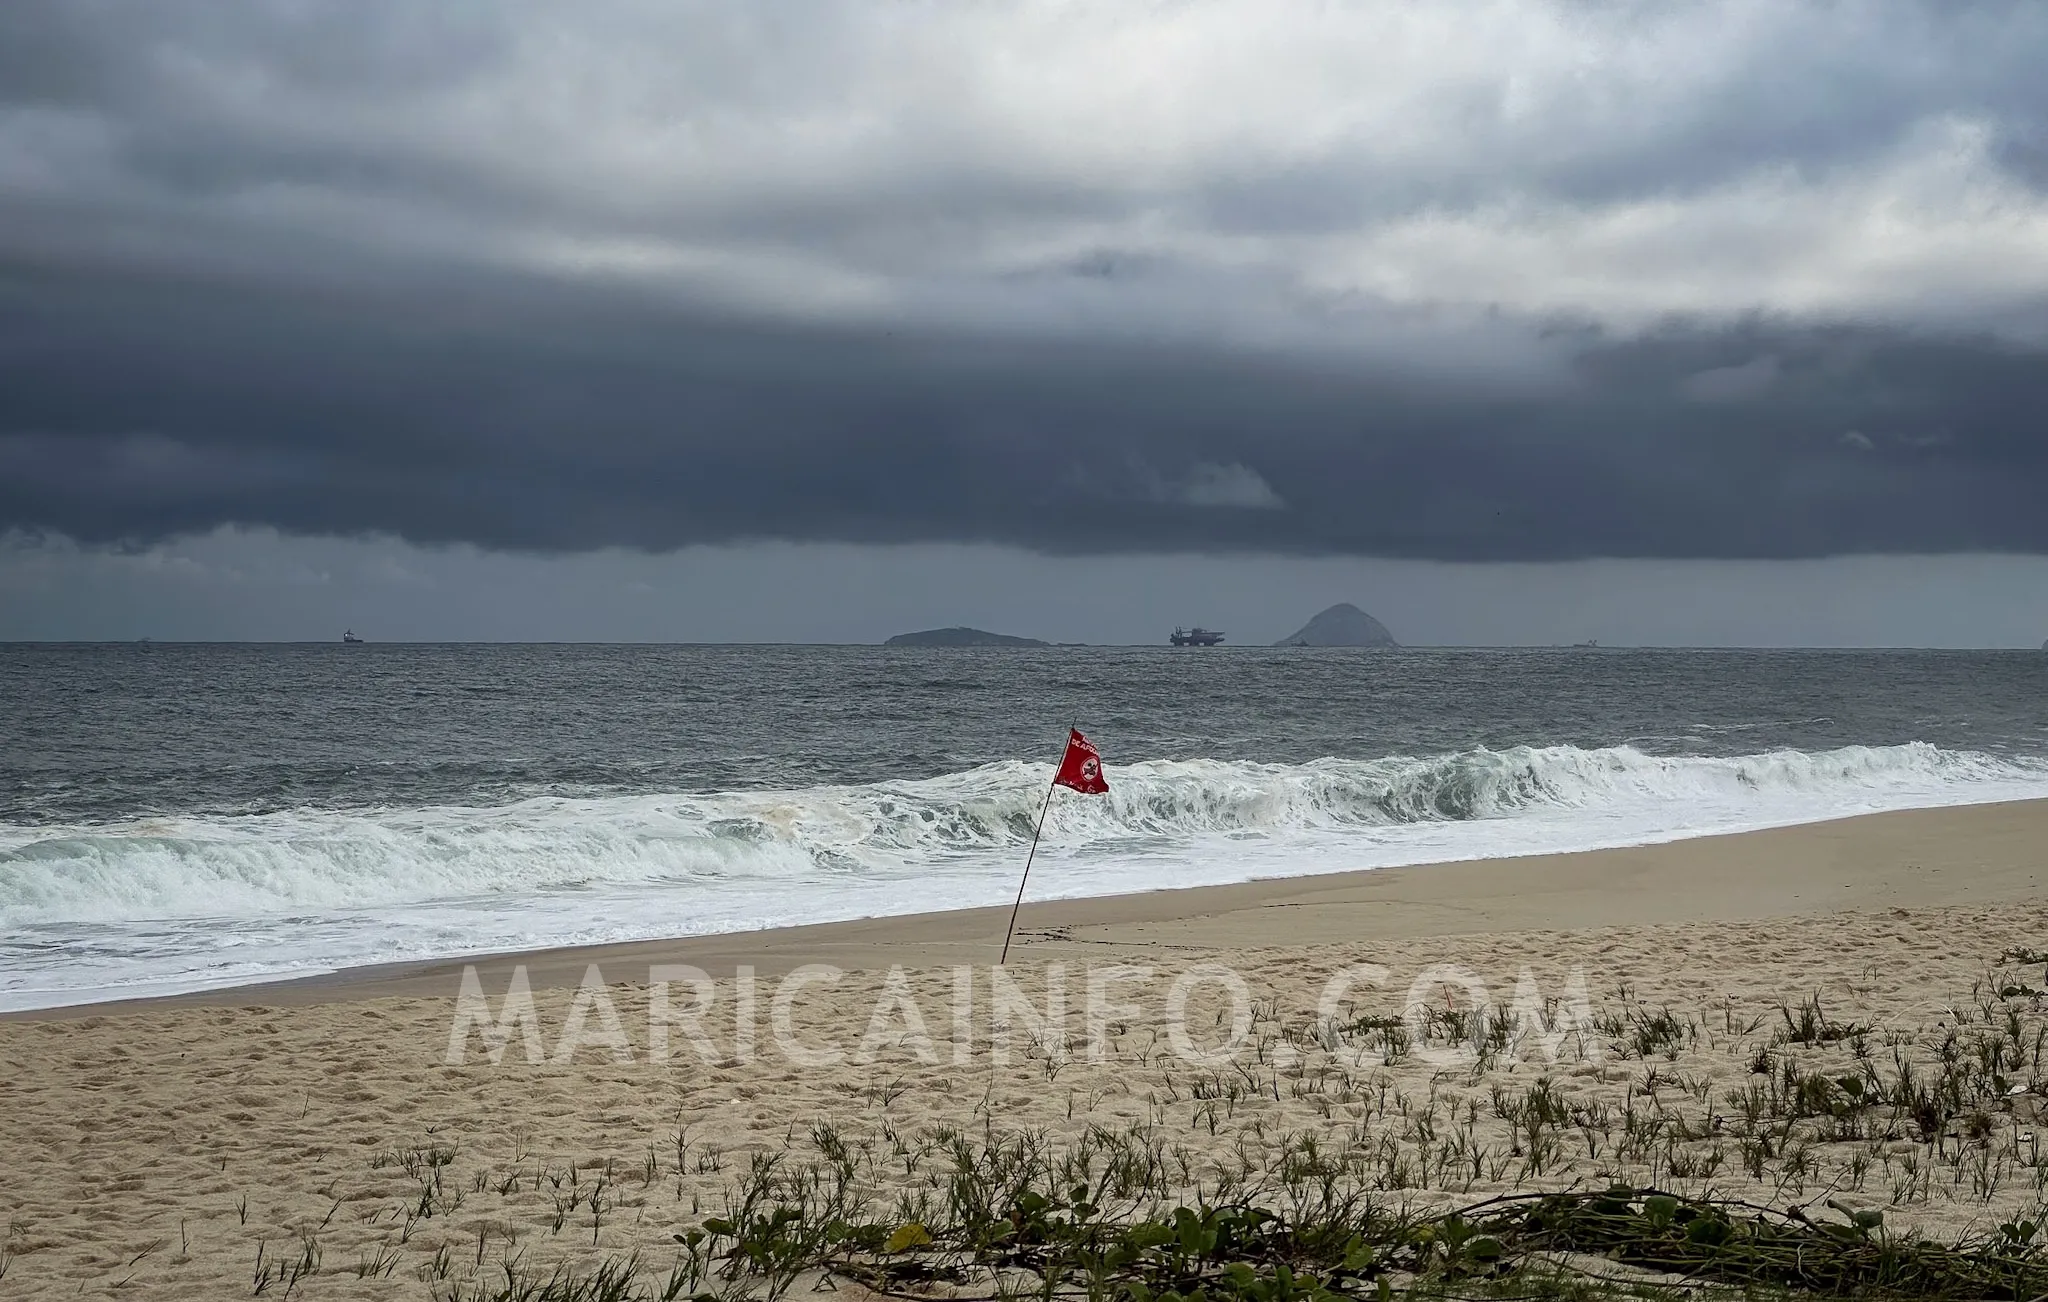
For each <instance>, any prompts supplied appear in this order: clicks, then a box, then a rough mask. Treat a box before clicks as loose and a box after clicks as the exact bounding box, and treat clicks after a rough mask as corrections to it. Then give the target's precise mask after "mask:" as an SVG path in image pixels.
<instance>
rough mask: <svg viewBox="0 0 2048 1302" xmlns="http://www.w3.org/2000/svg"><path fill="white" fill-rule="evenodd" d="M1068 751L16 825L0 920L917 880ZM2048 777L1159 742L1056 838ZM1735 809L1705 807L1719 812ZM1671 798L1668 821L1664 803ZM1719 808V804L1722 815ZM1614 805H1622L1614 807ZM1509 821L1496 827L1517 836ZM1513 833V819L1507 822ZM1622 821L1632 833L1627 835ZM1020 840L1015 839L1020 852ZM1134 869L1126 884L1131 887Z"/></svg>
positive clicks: (1034, 808) (1091, 844) (1949, 798)
mask: <svg viewBox="0 0 2048 1302" xmlns="http://www.w3.org/2000/svg"><path fill="white" fill-rule="evenodd" d="M1050 774H1051V770H1050V768H1049V767H1048V766H1047V765H1043V764H1029V763H1024V762H1021V761H1008V762H1003V763H997V764H989V765H983V766H981V767H979V768H975V769H970V770H967V771H965V772H960V773H953V774H947V775H945V776H942V777H937V778H931V779H926V780H920V781H908V782H893V783H877V784H870V785H863V786H835V787H814V788H808V789H804V790H795V791H736V792H721V793H713V794H706V795H666V796H619V797H604V798H593V799H573V800H572V799H559V798H549V799H531V800H525V801H520V802H518V803H514V804H508V805H503V806H497V807H491V808H456V807H435V808H422V809H395V810H385V811H371V812H359V811H358V812H345V813H344V812H322V811H310V810H309V811H297V812H293V813H287V814H265V815H250V816H244V817H234V818H212V819H179V818H162V819H149V820H142V821H138V822H134V823H129V824H117V825H107V826H98V827H77V828H47V827H39V828H0V925H6V926H10V927H13V926H25V925H33V924H44V923H57V922H116V921H136V920H148V919H170V918H194V917H229V918H234V917H255V918H260V917H274V916H277V915H280V914H289V913H292V912H295V911H322V910H362V909H374V908H377V907H380V906H385V905H392V904H405V903H409V902H416V901H423V900H461V899H473V898H491V899H505V898H508V897H510V898H517V897H519V896H522V895H531V894H535V893H543V892H565V891H572V890H576V889H580V888H587V887H594V886H603V885H626V886H654V887H661V886H669V885H673V886H674V887H675V888H676V889H677V890H678V891H680V892H687V891H688V890H689V888H690V887H691V886H692V885H693V884H705V885H709V884H717V885H720V886H723V887H726V888H728V889H730V888H734V887H740V886H753V887H756V888H758V889H760V890H762V891H789V890H795V889H801V888H802V887H803V886H805V885H806V884H815V883H824V882H834V881H847V880H858V881H864V882H877V881H889V880H904V881H912V880H916V879H917V878H918V876H919V874H920V873H921V872H924V871H926V870H929V869H930V868H932V867H934V866H937V865H959V866H966V864H965V863H964V862H963V861H972V860H974V859H978V858H989V859H990V860H991V867H993V866H994V865H993V861H994V859H995V858H996V857H997V856H999V855H1001V856H1007V855H1009V854H1010V852H1012V851H1013V850H1017V849H1020V848H1021V846H1022V845H1023V843H1024V842H1026V841H1027V840H1028V839H1029V838H1030V836H1031V831H1032V826H1033V823H1034V821H1035V819H1036V817H1037V814H1038V808H1039V801H1040V799H1041V798H1042V797H1043V795H1044V791H1045V784H1046V782H1047V781H1048V780H1049V778H1050ZM2044 793H2048V762H2042V761H2035V760H2015V759H2000V758H1996V757H1993V756H1989V755H1984V754H1979V753H1976V752H1969V751H1950V750H1943V749H1941V748H1938V747H1935V746H1932V745H1928V744H1925V743H1912V744H1908V745H1902V746H1879V747H1870V746H1850V747H1844V748H1841V749H1839V750H1830V751H1820V752H1809V751H1795V750H1783V751H1771V752H1765V753H1760V754H1754V755H1743V756H1735V757H1728V758H1714V757H1704V756H1656V755H1649V754H1646V753H1644V752H1642V751H1640V750H1637V749H1634V748H1632V747H1627V746H1617V747H1604V748H1598V749H1581V748H1577V747H1571V746H1545V747H1514V748H1510V749H1505V750H1498V751H1495V750H1485V749H1479V750H1470V751H1459V752H1454V753H1449V754H1441V755H1433V756H1422V757H1389V758H1384V759H1374V760H1340V759H1323V760H1317V761H1314V762H1311V763H1307V764H1265V763H1254V762H1248V761H1237V760H1215V759H1194V760H1151V761H1143V762H1139V763H1135V764H1130V765H1124V766H1118V767H1113V768H1112V769H1111V771H1110V792H1109V794H1108V795H1107V796H1103V797H1081V796H1073V795H1066V794H1064V793H1063V795H1062V798H1060V799H1056V800H1055V801H1054V802H1053V805H1052V808H1051V810H1050V813H1049V815H1048V817H1047V820H1046V837H1047V842H1048V846H1049V847H1050V848H1056V849H1057V850H1058V851H1061V852H1064V853H1067V854H1070V855H1074V856H1089V855H1096V856H1101V857H1104V858H1109V859H1113V858H1116V857H1117V856H1119V855H1133V854H1135V855H1144V856H1158V855H1161V854H1170V853H1176V852H1183V851H1186V850H1187V848H1188V847H1191V846H1197V845H1201V844H1203V843H1205V842H1211V841H1214V840H1216V839H1217V838H1224V839H1228V840H1232V841H1235V842H1240V843H1241V842H1242V841H1243V840H1245V839H1257V840H1261V841H1264V842H1267V843H1268V844H1270V845H1272V846H1275V847H1279V848H1283V849H1284V847H1285V845H1286V844H1287V843H1288V841H1289V838H1291V837H1297V836H1303V837H1314V838H1317V839H1318V840H1319V841H1321V842H1323V843H1325V844H1327V842H1328V840H1329V839H1330V838H1332V837H1335V838H1338V839H1339V840H1340V841H1341V840H1342V838H1344V837H1346V836H1352V837H1369V836H1376V835H1381V832H1380V830H1381V829H1386V831H1385V833H1384V835H1386V836H1398V835H1400V829H1403V828H1413V827H1414V826H1415V825H1418V824H1444V823H1458V822H1471V821H1476V820H1486V819H1500V820H1508V822H1507V826H1509V827H1512V820H1515V819H1517V818H1527V817H1532V816H1537V817H1545V818H1553V819H1554V818H1559V817H1566V816H1569V815H1571V814H1572V813H1573V811H1582V812H1588V813H1590V814H1592V815H1594V816H1597V817H1599V818H1601V819H1614V818H1618V816H1619V815H1622V814H1629V815H1633V816H1634V817H1632V818H1631V819H1629V820H1627V823H1626V825H1627V828H1628V829H1630V830H1627V831H1622V832H1616V833H1613V834H1614V835H1621V836H1624V837H1626V838H1628V839H1635V840H1640V839H1644V837H1645V835H1647V834H1648V833H1646V832H1645V829H1646V828H1647V829H1650V830H1651V832H1654V833H1655V834H1656V835H1657V836H1660V837H1668V836H1669V835H1673V834H1676V835H1684V834H1686V829H1688V828H1699V829H1700V830H1726V829H1727V828H1728V827H1730V826H1735V825H1740V824H1742V823H1743V821H1744V820H1745V819H1748V820H1749V821H1750V822H1751V823H1752V824H1755V825H1761V824H1762V823H1763V822H1798V821H1810V820H1813V819H1819V818H1826V817H1832V816H1837V815H1840V814H1847V813H1857V812H1863V811H1865V810H1869V809H1877V808H1899V807H1906V806H1910V805H1934V804H1956V803H1965V802H1969V801H1973V800H1986V799H2001V798H2008V797H2013V796H2021V795H2038V794H2044ZM1701 810H1711V811H1714V812H1715V815H1716V817H1715V818H1714V819H1710V820H1706V822H1705V823H1703V822H1702V821H1701V819H1700V818H1699V811H1701ZM1660 820H1661V821H1660ZM1708 823H1710V824H1711V826H1710V827H1709V826H1707V825H1706V824H1708ZM1615 826H1616V827H1620V826H1621V823H1620V822H1616V823H1615ZM1497 839H1498V838H1497ZM1502 843H1503V844H1505V845H1507V846H1508V847H1509V848H1507V849H1498V850H1495V851H1493V852H1494V853H1511V852H1513V849H1512V837H1508V838H1506V839H1504V840H1503V841H1502ZM1607 843H1610V844H1611V843H1614V842H1612V841H1609V842H1607ZM1011 867H1014V863H1011V862H1008V861H1007V860H1006V861H1005V869H1006V870H1007V869H1008V868H1011ZM1119 888H1124V889H1128V888H1129V887H1127V886H1121V885H1114V886H1110V887H1109V889H1119Z"/></svg>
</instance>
